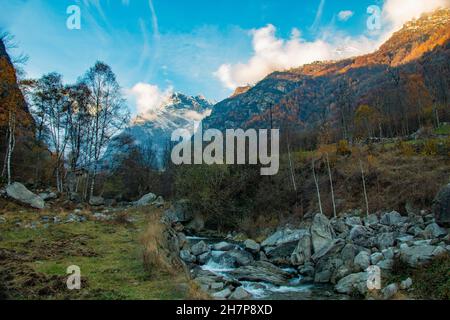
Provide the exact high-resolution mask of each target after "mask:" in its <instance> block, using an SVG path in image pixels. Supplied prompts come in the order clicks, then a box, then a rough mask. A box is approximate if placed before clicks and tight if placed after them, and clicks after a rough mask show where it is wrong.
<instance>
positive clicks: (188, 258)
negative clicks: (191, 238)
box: [180, 250, 197, 263]
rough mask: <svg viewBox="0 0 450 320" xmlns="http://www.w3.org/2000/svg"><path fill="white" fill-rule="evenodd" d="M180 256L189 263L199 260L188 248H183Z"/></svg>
mask: <svg viewBox="0 0 450 320" xmlns="http://www.w3.org/2000/svg"><path fill="white" fill-rule="evenodd" d="M180 258H181V260H183V261H185V262H188V263H194V262H195V261H196V260H197V259H196V257H195V256H194V255H193V254H191V253H190V252H189V251H188V250H181V251H180Z"/></svg>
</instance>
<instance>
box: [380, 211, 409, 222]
mask: <svg viewBox="0 0 450 320" xmlns="http://www.w3.org/2000/svg"><path fill="white" fill-rule="evenodd" d="M403 221H404V219H403V217H402V216H401V214H400V213H398V212H397V211H392V212H388V213H385V214H384V215H383V216H382V217H381V220H380V223H381V224H384V225H387V226H393V225H399V224H402V223H403Z"/></svg>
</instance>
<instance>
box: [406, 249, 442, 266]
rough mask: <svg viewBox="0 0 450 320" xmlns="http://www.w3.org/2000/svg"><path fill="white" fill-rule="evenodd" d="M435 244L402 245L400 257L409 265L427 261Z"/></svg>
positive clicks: (431, 255)
mask: <svg viewBox="0 0 450 320" xmlns="http://www.w3.org/2000/svg"><path fill="white" fill-rule="evenodd" d="M435 250H436V246H432V245H428V244H423V245H417V246H412V247H409V246H404V247H402V248H400V258H401V259H402V260H403V261H404V262H406V263H408V264H409V265H410V266H411V267H416V266H418V265H420V264H423V263H425V262H428V261H430V260H431V258H432V257H433V255H434V254H433V253H434V251H435Z"/></svg>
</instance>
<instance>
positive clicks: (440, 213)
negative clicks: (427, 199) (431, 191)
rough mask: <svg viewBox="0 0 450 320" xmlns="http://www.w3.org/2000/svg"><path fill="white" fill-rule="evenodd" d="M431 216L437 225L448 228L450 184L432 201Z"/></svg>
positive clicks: (449, 220) (449, 225)
mask: <svg viewBox="0 0 450 320" xmlns="http://www.w3.org/2000/svg"><path fill="white" fill-rule="evenodd" d="M433 214H434V217H435V219H436V222H437V223H438V224H440V225H441V226H444V227H450V183H449V184H448V185H446V186H445V187H443V188H442V189H441V190H440V191H439V193H438V194H437V195H436V198H435V199H434V201H433Z"/></svg>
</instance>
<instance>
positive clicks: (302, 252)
mask: <svg viewBox="0 0 450 320" xmlns="http://www.w3.org/2000/svg"><path fill="white" fill-rule="evenodd" d="M311 249H312V244H311V235H310V234H309V232H305V233H304V234H303V235H302V237H301V238H300V239H299V241H298V243H297V247H296V248H295V249H294V252H293V253H292V255H291V263H292V264H293V265H296V266H299V265H303V264H305V263H306V262H309V261H310V260H311Z"/></svg>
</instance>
